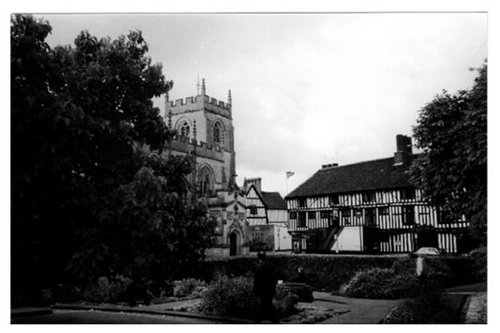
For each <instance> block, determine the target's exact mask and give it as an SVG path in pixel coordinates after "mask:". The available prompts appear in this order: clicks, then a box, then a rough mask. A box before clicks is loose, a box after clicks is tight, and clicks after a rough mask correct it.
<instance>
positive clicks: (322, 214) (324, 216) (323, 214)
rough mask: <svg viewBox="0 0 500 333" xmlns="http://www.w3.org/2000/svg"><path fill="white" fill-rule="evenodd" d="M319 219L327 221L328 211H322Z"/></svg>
mask: <svg viewBox="0 0 500 333" xmlns="http://www.w3.org/2000/svg"><path fill="white" fill-rule="evenodd" d="M320 217H321V218H322V219H329V218H330V211H329V210H322V211H321V212H320Z"/></svg>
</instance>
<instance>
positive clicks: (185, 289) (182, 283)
mask: <svg viewBox="0 0 500 333" xmlns="http://www.w3.org/2000/svg"><path fill="white" fill-rule="evenodd" d="M205 288H206V283H205V282H204V281H201V280H196V279H193V278H187V279H182V280H177V281H174V290H173V295H174V296H175V297H187V296H191V295H193V296H201V293H202V291H203V290H205Z"/></svg>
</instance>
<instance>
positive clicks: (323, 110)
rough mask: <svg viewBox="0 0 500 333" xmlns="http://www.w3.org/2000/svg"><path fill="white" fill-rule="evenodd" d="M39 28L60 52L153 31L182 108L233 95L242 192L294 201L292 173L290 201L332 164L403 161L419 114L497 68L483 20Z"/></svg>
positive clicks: (68, 22) (150, 18) (154, 20)
mask: <svg viewBox="0 0 500 333" xmlns="http://www.w3.org/2000/svg"><path fill="white" fill-rule="evenodd" d="M40 16H42V17H44V18H45V19H47V20H48V21H49V22H50V24H51V25H52V27H53V31H52V35H51V36H50V37H49V40H48V41H49V43H50V44H51V46H55V45H58V44H63V45H66V44H72V43H73V40H74V39H75V37H76V36H77V34H78V33H79V32H80V31H81V30H88V31H89V32H90V33H91V34H92V35H95V36H97V37H105V36H110V37H112V38H115V37H117V36H118V35H121V34H126V33H127V32H128V31H129V30H131V29H140V30H142V32H143V36H144V37H145V39H146V41H147V42H148V44H149V47H150V52H149V56H150V57H151V58H152V60H153V62H157V63H162V64H163V72H164V75H165V77H166V78H167V79H169V80H173V81H174V89H173V90H172V91H171V92H170V96H171V99H177V98H183V97H187V96H194V95H196V83H197V77H198V76H199V77H200V78H205V80H206V86H207V95H209V96H211V97H214V98H216V99H219V100H223V101H226V100H227V91H228V89H231V91H232V98H233V124H234V127H235V140H236V146H235V149H236V170H237V173H238V183H239V184H240V185H242V183H243V179H244V178H245V177H247V178H248V177H262V182H263V189H264V190H266V191H280V192H281V193H282V194H283V195H285V194H286V192H287V184H286V177H285V172H286V171H293V172H295V176H293V177H292V178H290V179H289V180H288V192H290V191H291V190H293V189H294V188H295V187H297V186H298V185H300V184H301V183H302V182H303V181H305V180H306V179H307V178H309V177H310V176H311V175H312V174H313V173H314V172H315V171H316V170H318V169H319V168H320V167H321V164H326V163H333V162H336V163H339V164H340V165H344V164H349V163H355V162H360V161H365V160H370V159H376V158H384V157H390V156H393V154H394V151H395V146H396V139H395V136H396V134H406V135H411V133H412V126H414V125H415V124H416V119H417V115H418V111H419V109H420V108H422V107H423V106H424V105H425V104H426V103H428V102H430V101H431V100H432V99H433V97H434V96H435V95H436V94H437V93H440V92H441V91H442V90H443V89H446V90H448V91H449V92H456V91H457V90H459V89H466V88H469V87H471V85H472V83H473V79H474V77H475V73H474V72H471V71H469V68H470V67H480V66H481V65H482V63H483V61H484V59H486V58H487V15H486V14H480V13H471V14H464V13H462V14H457V13H449V14H444V13H440V14H437V13H420V14H401V13H399V14H380V13H379V14H309V15H306V14H258V15H257V14H225V15H215V14H212V15H207V14H189V15H188V14H169V15H159V14H155V15H153V14H151V15H133V14H127V15H119V14H113V15H112V14H106V15H96V14H93V15H40ZM156 104H157V106H158V107H160V109H161V110H162V112H163V110H164V106H163V98H162V99H161V100H157V101H156Z"/></svg>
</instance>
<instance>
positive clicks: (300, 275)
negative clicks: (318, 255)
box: [295, 267, 307, 283]
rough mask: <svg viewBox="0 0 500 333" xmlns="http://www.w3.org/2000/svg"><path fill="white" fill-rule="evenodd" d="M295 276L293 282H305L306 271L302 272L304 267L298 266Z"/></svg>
mask: <svg viewBox="0 0 500 333" xmlns="http://www.w3.org/2000/svg"><path fill="white" fill-rule="evenodd" d="M297 273H298V274H297V278H296V279H295V282H299V283H307V276H306V273H305V272H304V268H303V267H299V268H298V269H297Z"/></svg>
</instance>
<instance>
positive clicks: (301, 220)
mask: <svg viewBox="0 0 500 333" xmlns="http://www.w3.org/2000/svg"><path fill="white" fill-rule="evenodd" d="M297 227H298V228H305V227H306V212H299V221H298V222H297Z"/></svg>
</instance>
